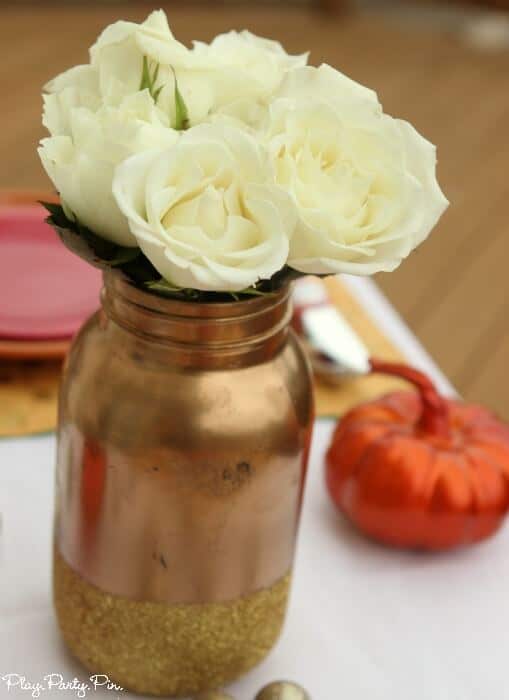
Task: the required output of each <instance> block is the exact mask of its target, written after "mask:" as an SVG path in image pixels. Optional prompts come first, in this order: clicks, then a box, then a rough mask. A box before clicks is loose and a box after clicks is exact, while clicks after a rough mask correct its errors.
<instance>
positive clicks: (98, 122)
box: [39, 91, 178, 246]
mask: <svg viewBox="0 0 509 700" xmlns="http://www.w3.org/2000/svg"><path fill="white" fill-rule="evenodd" d="M159 117H160V115H159V112H158V110H157V108H156V107H155V105H154V103H153V100H152V99H151V98H150V96H149V95H148V93H147V92H146V91H144V92H141V93H137V94H136V95H132V96H130V97H127V98H125V100H124V101H123V103H122V104H121V105H120V106H119V107H118V108H112V107H107V106H104V107H101V108H100V109H99V110H98V111H97V112H92V111H90V110H88V109H85V108H75V109H73V110H72V111H71V112H69V128H68V135H56V136H52V137H50V138H46V139H43V140H42V141H41V146H40V148H39V155H40V157H41V160H42V163H43V165H44V167H45V169H46V172H47V173H48V175H49V177H50V178H51V180H52V181H53V184H54V185H55V187H56V189H57V191H58V192H59V193H60V196H61V198H62V200H63V201H64V202H65V204H66V206H67V207H68V208H69V209H70V210H71V211H72V212H73V213H74V215H75V216H76V217H77V219H78V220H79V221H80V223H82V224H84V225H85V226H87V227H88V228H90V229H91V230H92V231H93V232H94V233H96V234H97V235H99V236H102V237H103V238H106V239H109V240H111V241H114V242H115V243H118V244H120V245H126V246H136V239H135V238H134V236H133V235H132V234H131V232H130V230H129V227H128V224H127V221H126V220H125V217H124V216H123V215H122V214H121V212H120V210H119V209H118V207H117V204H116V202H115V199H114V197H113V194H112V189H111V188H112V181H113V174H114V171H115V167H116V166H117V165H118V164H119V163H121V162H122V161H123V160H125V159H126V158H127V157H128V156H130V155H132V154H133V153H137V152H142V151H145V150H147V149H149V148H162V147H164V146H168V145H170V144H172V143H174V142H175V140H176V139H177V138H178V134H177V132H175V131H173V130H172V129H168V128H166V127H165V126H164V125H163V124H161V122H160V119H159Z"/></svg>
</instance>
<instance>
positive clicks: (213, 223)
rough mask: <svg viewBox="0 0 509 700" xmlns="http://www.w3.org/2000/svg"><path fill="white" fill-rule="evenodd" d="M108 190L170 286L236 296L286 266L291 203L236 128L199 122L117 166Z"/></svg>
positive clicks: (292, 216)
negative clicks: (166, 144) (160, 147)
mask: <svg viewBox="0 0 509 700" xmlns="http://www.w3.org/2000/svg"><path fill="white" fill-rule="evenodd" d="M113 192H114V195H115V198H116V201H117V203H118V206H119V208H120V209H121V211H122V212H123V214H124V215H125V216H126V217H127V219H128V221H129V226H130V228H131V231H132V233H133V234H134V235H135V236H136V239H137V241H138V244H139V246H140V248H141V249H142V250H143V252H144V253H145V255H146V256H147V257H148V259H149V260H150V261H151V262H152V264H153V265H154V266H155V267H156V269H157V270H158V271H159V273H160V274H161V276H162V277H163V278H164V279H166V280H167V281H168V282H170V283H172V284H175V285H178V286H180V287H190V288H194V289H200V290H211V291H232V292H234V291H240V290H243V289H245V288H247V287H249V286H251V285H253V284H255V283H256V282H257V281H258V280H261V279H269V278H270V277H271V276H272V275H273V274H274V273H276V272H277V271H278V270H280V269H281V268H282V267H283V266H284V265H285V262H286V260H287V257H288V247H289V238H290V236H291V233H292V231H293V228H294V226H295V210H294V206H293V204H292V201H291V199H290V197H288V196H287V195H286V194H285V193H284V191H282V190H281V189H280V188H278V187H277V186H276V185H275V184H274V183H273V174H272V171H271V168H270V165H269V162H268V159H267V154H266V153H265V151H264V150H263V148H261V146H260V145H259V144H258V143H257V141H255V140H254V139H253V138H252V137H251V136H249V135H248V134H247V133H245V132H243V131H241V130H238V129H234V128H231V127H226V126H224V125H204V126H201V127H196V128H195V129H193V130H191V131H189V132H187V133H185V135H183V136H182V138H181V139H180V140H179V141H178V142H177V143H176V144H175V145H174V146H173V147H172V148H170V149H168V150H165V151H162V152H157V151H155V152H147V153H143V154H140V155H138V156H133V157H131V158H129V159H128V160H127V161H125V162H124V163H122V164H121V165H120V166H119V167H118V168H117V171H116V174H115V179H114V184H113Z"/></svg>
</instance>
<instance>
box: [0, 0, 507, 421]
mask: <svg viewBox="0 0 509 700" xmlns="http://www.w3.org/2000/svg"><path fill="white" fill-rule="evenodd" d="M155 6H157V7H159V6H162V7H164V9H165V10H166V11H167V13H168V16H169V19H170V23H171V26H172V29H173V31H174V33H175V34H176V35H177V36H178V38H179V39H180V40H181V41H184V42H190V41H191V40H192V39H203V40H210V39H211V38H212V37H213V36H214V35H216V34H218V33H220V32H223V31H226V30H228V29H243V28H248V29H250V30H251V31H253V32H255V33H257V34H261V35H264V36H268V37H271V38H274V39H278V40H279V41H281V42H282V43H283V44H284V45H285V47H286V49H287V50H288V51H289V52H291V53H301V52H303V51H305V50H307V49H310V50H311V59H310V60H311V62H312V63H313V64H319V63H321V62H324V61H325V62H327V63H330V64H332V65H333V66H335V67H337V68H338V69H340V70H342V71H343V72H346V73H347V74H349V75H350V76H351V77H353V78H354V79H355V80H358V81H360V82H362V83H366V84H368V85H369V86H371V87H373V88H374V89H375V90H377V92H378V93H379V96H380V98H381V100H382V102H383V104H384V107H385V111H387V112H389V113H391V114H394V115H397V116H399V117H402V118H405V119H408V120H410V121H411V122H412V123H413V124H414V125H415V126H416V127H417V129H419V131H421V132H422V133H423V134H424V135H425V136H426V137H427V138H429V139H430V140H431V141H433V142H434V143H436V144H437V146H438V154H439V179H440V181H441V184H442V186H443V189H444V191H445V192H446V194H447V196H448V197H449V199H450V201H451V207H450V209H449V211H448V212H447V213H446V215H445V216H444V218H443V220H442V222H441V223H440V225H439V227H438V228H437V229H436V231H435V233H434V234H433V235H432V237H431V238H430V239H429V240H428V241H427V242H426V243H425V244H424V245H423V246H422V247H421V248H420V249H419V250H418V251H417V252H416V253H414V254H413V256H412V257H411V258H410V259H409V260H408V261H406V262H405V263H404V264H403V265H402V267H401V268H400V269H399V270H398V271H397V272H395V273H392V274H390V275H389V274H381V275H378V276H377V278H376V281H377V282H378V284H379V285H380V286H381V287H382V289H383V291H384V292H385V293H386V294H387V296H388V297H389V299H390V300H391V302H392V303H393V304H394V306H395V307H396V308H397V309H398V311H399V312H400V313H401V315H402V316H403V318H404V319H405V321H406V322H407V323H408V325H409V326H410V327H411V328H412V330H413V331H414V332H415V333H416V335H417V336H418V337H419V338H420V340H421V341H422V342H423V344H424V345H425V346H426V348H427V349H428V350H429V351H430V352H431V353H432V355H433V356H434V357H435V359H436V360H437V361H438V363H439V364H440V365H441V367H442V368H443V370H444V371H445V372H446V374H447V375H448V376H449V378H450V379H451V381H452V382H453V383H454V384H455V385H456V386H457V388H458V389H459V391H460V392H461V393H462V394H463V395H464V396H465V397H467V398H469V399H472V400H477V401H481V402H484V403H486V404H488V405H489V406H491V407H492V408H494V409H495V410H497V411H498V413H499V414H501V415H502V416H504V417H505V418H508V419H509V397H508V391H507V388H508V379H507V377H508V369H507V367H508V365H509V322H508V317H509V270H508V258H509V223H508V221H509V136H508V128H507V127H508V125H509V0H479V1H478V2H473V1H472V2H468V3H467V2H446V1H445V0H442V2H431V1H428V0H415V1H411V0H407V2H396V1H395V0H393V1H391V0H316V1H314V2H313V0H309V1H306V0H295V2H283V0H274V1H273V2H270V1H269V0H266V1H264V2H260V0H258V1H257V2H249V1H248V0H243V1H242V0H239V1H237V2H236V1H235V0H227V1H224V2H215V1H214V0H209V1H208V2H191V1H189V0H181V1H180V2H178V1H177V0H175V1H174V2H161V0H160V1H159V2H155V0H154V2H149V3H147V2H138V3H130V4H126V3H124V2H120V1H118V0H109V2H108V1H106V0H103V1H100V0H96V1H95V2H94V1H92V0H88V1H81V2H80V1H78V0H67V1H64V0H62V2H59V3H58V2H53V3H49V2H44V1H43V0H39V1H34V0H32V2H28V1H27V0H15V1H12V2H7V1H5V0H4V1H3V2H0V13H1V21H0V42H1V46H2V64H3V65H2V71H1V74H2V78H1V85H0V88H1V94H2V116H1V124H2V129H1V130H0V162H1V163H2V167H1V170H0V187H27V188H30V187H32V188H33V187H36V188H49V183H48V181H47V179H46V177H45V175H44V173H43V170H42V167H41V166H40V164H39V160H38V157H37V155H36V151H35V147H36V143H37V141H38V140H39V138H40V137H41V136H42V135H43V129H42V127H41V125H40V113H41V98H40V92H41V87H42V85H43V84H44V83H45V82H46V81H47V80H48V79H49V78H51V77H53V76H54V75H55V74H57V73H59V72H61V71H62V70H64V69H65V68H67V67H69V66H71V65H74V64H76V63H83V62H86V60H87V53H86V52H87V48H88V46H90V44H92V42H93V41H94V39H95V37H96V36H97V34H98V33H99V31H100V30H101V29H102V28H103V27H104V26H105V25H107V24H109V23H110V22H112V21H114V20H116V19H119V18H123V19H133V20H136V21H139V20H141V19H142V18H144V17H145V16H146V15H147V14H148V12H149V10H151V9H154V7H155Z"/></svg>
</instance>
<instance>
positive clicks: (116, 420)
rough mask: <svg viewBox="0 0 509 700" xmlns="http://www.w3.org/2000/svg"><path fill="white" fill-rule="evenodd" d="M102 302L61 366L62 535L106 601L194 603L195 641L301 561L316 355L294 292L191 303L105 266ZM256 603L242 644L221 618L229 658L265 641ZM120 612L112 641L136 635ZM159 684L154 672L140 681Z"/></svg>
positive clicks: (62, 545)
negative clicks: (307, 352)
mask: <svg viewBox="0 0 509 700" xmlns="http://www.w3.org/2000/svg"><path fill="white" fill-rule="evenodd" d="M102 299H103V310H102V311H101V312H99V313H98V314H96V315H95V316H94V317H92V318H91V319H90V321H89V322H88V323H87V324H86V325H85V327H84V328H83V329H82V331H81V332H80V333H79V334H78V336H77V338H76V340H75V341H74V343H73V347H72V349H71V352H70V354H69V357H68V360H67V365H66V368H65V371H64V378H63V382H62V390H61V399H60V415H59V439H58V458H57V506H56V521H55V525H56V527H55V540H56V545H57V548H58V550H59V552H60V553H61V554H62V556H63V558H64V560H65V561H66V562H67V563H68V564H69V566H70V567H71V568H72V569H73V570H74V571H75V572H76V574H77V575H78V576H79V577H80V580H83V581H84V582H87V583H88V584H90V585H91V586H94V587H95V588H97V589H99V590H100V591H102V592H103V593H102V594H101V595H105V596H108V595H110V594H111V596H112V600H113V599H114V597H120V598H122V599H129V600H130V601H132V602H135V601H137V602H143V603H165V604H168V605H169V606H170V607H169V608H168V614H170V611H171V610H175V608H174V607H173V606H174V605H181V604H188V605H195V606H196V607H195V608H192V610H195V611H197V612H196V620H194V619H193V615H192V614H189V615H187V616H186V621H184V620H183V619H182V620H181V624H182V626H183V627H184V622H185V624H187V625H188V628H189V635H190V637H191V636H192V635H193V634H197V633H198V632H199V629H200V627H199V624H201V623H199V621H200V619H201V617H200V615H201V613H200V611H201V610H202V606H207V610H209V609H211V610H215V608H209V606H210V605H212V604H214V603H228V605H230V604H232V605H234V606H236V605H237V601H238V600H239V599H244V598H245V597H246V596H248V597H249V596H250V595H251V594H254V593H256V595H259V594H258V592H259V591H262V590H265V589H268V590H270V589H271V588H272V587H273V586H274V585H276V586H277V582H278V581H281V579H283V578H284V577H285V576H286V575H287V573H288V571H290V569H291V567H292V562H293V555H294V549H295V541H296V534H297V527H298V520H299V514H300V506H301V502H302V492H303V487H304V480H305V473H306V465H307V458H308V451H309V445H310V440H311V428H312V420H313V401H312V387H311V377H310V372H309V369H308V365H307V361H306V358H305V356H304V354H303V352H302V350H301V348H300V346H299V344H298V342H297V340H296V338H295V336H294V335H293V333H292V332H291V331H289V329H288V322H289V318H290V315H291V309H290V306H289V290H288V289H286V290H283V291H281V292H279V293H278V294H274V295H270V296H267V297H262V298H254V299H252V300H249V301H246V302H244V301H242V302H234V303H224V304H196V303H192V302H179V301H175V300H171V299H162V298H161V297H158V296H155V295H152V294H149V293H147V292H142V291H140V290H138V289H136V288H134V287H132V286H131V285H130V284H129V283H128V282H127V281H126V280H125V279H124V278H122V277H121V276H120V275H118V274H116V273H114V274H112V273H108V274H107V275H106V276H105V289H104V290H103V297H102ZM58 571H59V569H57V575H58ZM56 583H57V587H58V585H59V584H58V581H57V582H56ZM277 590H279V589H277ZM99 600H100V599H99V598H97V601H98V602H99ZM101 600H102V599H101ZM262 600H265V598H264V597H262ZM262 608H263V606H262V605H261V604H260V605H259V607H258V613H257V616H258V628H259V640H257V639H254V638H253V637H252V636H251V637H248V638H246V640H245V644H244V645H242V644H240V641H241V640H240V637H242V634H243V632H242V629H243V627H242V626H241V627H240V628H239V630H238V635H239V636H235V635H233V634H230V633H228V635H227V636H228V638H226V637H225V638H224V639H222V641H221V634H222V632H221V628H218V631H217V634H216V635H215V636H214V639H215V640H216V641H217V640H220V641H221V649H222V653H224V655H225V658H233V657H232V655H235V653H236V652H235V649H234V648H233V646H232V645H234V646H235V647H237V646H239V647H241V648H242V649H243V651H242V654H243V658H245V659H246V660H247V657H248V656H249V657H252V659H254V658H255V657H256V658H257V657H258V655H259V653H260V649H262V648H263V649H264V650H265V651H267V649H268V646H267V642H266V639H267V637H266V635H268V636H269V637H270V638H271V639H272V637H273V634H274V631H273V625H272V615H273V613H272V611H271V607H270V605H268V606H267V610H266V614H265V621H263V619H262V618H263V615H262V612H263V610H262ZM127 609H128V608H127V607H123V610H126V611H127ZM129 609H131V608H129ZM137 609H138V608H137V607H136V606H135V607H133V608H132V610H137ZM164 619H165V618H164V615H163V616H162V618H161V626H159V627H158V626H157V621H156V620H155V619H154V620H152V624H153V626H152V634H153V635H154V639H156V638H157V639H158V640H159V641H158V644H160V645H161V644H162V642H161V639H162V636H161V635H164V634H167V628H166V627H165V626H164V624H163V620H164ZM179 619H180V618H179ZM207 619H209V618H207ZM119 620H120V618H119V617H115V618H114V619H111V620H110V621H109V622H108V621H105V624H106V625H107V628H108V636H107V637H104V639H103V644H104V645H105V646H104V650H103V651H104V652H105V653H106V649H107V648H110V649H111V648H122V649H124V645H126V644H127V643H130V644H132V645H133V648H135V647H136V644H138V642H139V640H138V639H137V638H136V636H133V637H132V638H131V639H129V640H128V639H126V637H125V634H124V632H123V625H120V622H119ZM125 624H127V623H125ZM279 624H280V621H279V622H277V626H279ZM196 625H198V627H196ZM265 628H266V629H265ZM165 630H166V631H165ZM193 630H195V631H194V632H193ZM271 630H272V631H271ZM224 631H226V630H225V628H224ZM200 633H201V632H200ZM210 634H212V632H210ZM249 634H251V632H249ZM66 636H67V637H68V636H69V632H67V634H66ZM255 636H256V635H255ZM99 643H100V641H99V639H97V644H99ZM140 643H141V642H140ZM167 643H168V649H169V650H171V648H172V644H173V641H172V640H171V639H170V638H168V639H167ZM197 644H198V646H199V643H198V641H197ZM188 648H191V647H188ZM199 648H200V649H202V647H199ZM249 648H251V650H252V654H250V653H248V650H249ZM98 651H99V650H97V652H98ZM161 653H162V652H161ZM201 653H202V652H201V651H200V654H201ZM102 658H103V659H105V658H106V656H104V657H102ZM108 658H109V659H110V660H111V664H112V668H113V667H114V664H113V661H114V659H113V655H111V656H109V657H108ZM174 658H175V657H174ZM200 658H201V660H202V662H203V657H200ZM108 663H110V662H108ZM186 663H187V661H186ZM189 663H194V662H193V660H192V659H189ZM246 663H247V662H246ZM216 664H219V666H218V668H221V669H222V668H223V666H222V665H221V663H220V659H219V655H218V654H216V655H214V656H213V659H211V661H210V663H209V664H208V665H207V664H205V665H204V668H206V669H208V670H207V673H208V674H209V675H210V677H211V679H215V678H216V676H217V675H218V674H219V675H221V674H220V673H219V671H218V673H215V672H214V668H215V667H216ZM193 667H194V666H193ZM105 672H107V669H106V670H105ZM221 673H222V671H221ZM138 681H139V682H141V680H140V679H138ZM154 682H156V681H154V679H152V677H151V676H150V674H146V686H144V687H141V685H138V686H137V688H139V689H140V690H144V691H146V688H148V687H152V685H153V683H154ZM157 682H159V681H157ZM167 682H168V683H169V684H171V682H172V681H171V678H170V679H167ZM213 687H217V684H216V682H215V681H214V682H212V683H211V685H209V686H208V688H207V689H211V688H213Z"/></svg>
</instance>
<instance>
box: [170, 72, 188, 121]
mask: <svg viewBox="0 0 509 700" xmlns="http://www.w3.org/2000/svg"><path fill="white" fill-rule="evenodd" d="M172 71H173V78H174V81H175V125H174V129H175V130H176V131H185V130H186V129H189V112H188V109H187V105H186V103H185V101H184V98H183V97H182V93H181V92H180V90H179V86H178V80H177V74H176V73H175V69H174V68H172Z"/></svg>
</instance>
